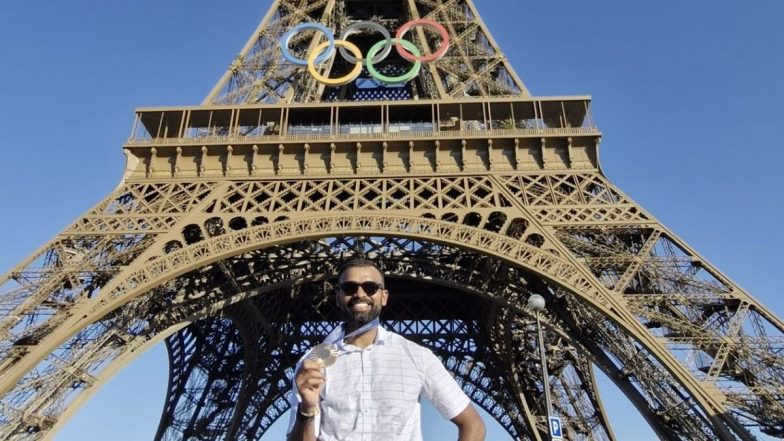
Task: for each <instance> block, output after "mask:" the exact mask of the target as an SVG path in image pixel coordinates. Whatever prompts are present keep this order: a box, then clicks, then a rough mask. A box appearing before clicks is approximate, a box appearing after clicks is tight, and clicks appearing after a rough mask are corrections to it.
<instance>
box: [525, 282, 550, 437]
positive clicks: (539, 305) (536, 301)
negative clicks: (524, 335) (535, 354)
mask: <svg viewBox="0 0 784 441" xmlns="http://www.w3.org/2000/svg"><path fill="white" fill-rule="evenodd" d="M528 309H530V310H531V311H533V312H534V315H535V316H536V333H537V335H538V336H539V358H540V360H541V364H542V383H543V388H544V401H545V410H546V411H547V415H546V419H545V421H546V422H547V432H548V433H549V434H550V436H551V437H552V435H553V433H552V429H551V427H550V424H551V423H550V417H551V416H552V414H553V408H552V404H551V403H550V375H549V374H548V373H547V358H546V355H545V349H544V337H543V336H542V322H541V321H540V319H539V315H540V314H541V313H542V311H544V309H545V301H544V297H542V296H541V295H539V294H534V295H532V296H531V297H529V298H528Z"/></svg>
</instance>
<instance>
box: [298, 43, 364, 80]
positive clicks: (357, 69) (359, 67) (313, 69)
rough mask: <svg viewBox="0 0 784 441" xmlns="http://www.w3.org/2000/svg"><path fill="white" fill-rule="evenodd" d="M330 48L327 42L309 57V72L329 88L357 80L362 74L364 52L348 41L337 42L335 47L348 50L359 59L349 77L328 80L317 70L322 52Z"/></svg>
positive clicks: (320, 45)
mask: <svg viewBox="0 0 784 441" xmlns="http://www.w3.org/2000/svg"><path fill="white" fill-rule="evenodd" d="M328 46H329V41H325V42H323V43H321V44H319V45H318V46H316V48H315V49H314V50H313V52H311V53H310V55H309V56H308V72H310V74H311V75H312V76H313V78H315V79H316V80H317V81H318V82H320V83H322V84H326V85H327V86H343V85H344V84H348V83H350V82H352V81H354V80H356V79H357V77H358V76H359V74H361V73H362V61H363V58H364V57H363V56H362V51H361V50H359V48H358V47H357V46H356V45H354V44H353V43H349V42H348V41H346V40H335V46H337V47H344V48H346V49H348V50H349V51H350V52H351V53H352V54H353V55H354V57H356V59H357V64H356V65H354V70H352V71H351V72H349V73H348V75H344V76H342V77H340V78H327V77H325V76H324V75H321V74H320V73H318V71H317V70H316V57H318V56H319V55H320V54H321V51H323V50H324V49H326V48H327V47H328Z"/></svg>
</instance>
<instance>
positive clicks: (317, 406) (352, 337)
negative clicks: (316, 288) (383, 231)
mask: <svg viewBox="0 0 784 441" xmlns="http://www.w3.org/2000/svg"><path fill="white" fill-rule="evenodd" d="M388 298H389V292H388V291H387V290H386V289H385V288H384V276H383V275H382V274H381V271H379V269H378V267H376V265H375V264H374V263H373V262H371V261H369V260H365V259H354V260H351V261H349V262H348V263H346V264H345V265H344V266H343V268H342V270H341V272H340V274H339V275H338V287H337V289H336V290H335V301H336V302H337V305H338V308H339V309H340V310H341V312H342V314H343V315H344V317H345V324H344V325H343V326H342V327H340V328H339V329H336V330H335V331H334V332H333V333H332V334H330V336H329V337H327V340H326V341H325V342H326V343H334V348H333V353H334V355H335V356H336V358H335V359H334V364H333V365H332V366H329V367H326V368H325V367H324V366H323V365H322V363H320V362H319V361H314V360H309V359H308V355H306V356H305V357H303V359H302V360H300V362H299V363H298V365H297V370H296V374H295V378H294V384H293V386H292V410H291V420H290V423H289V436H288V440H289V441H354V440H357V441H359V440H362V441H420V440H422V432H421V427H420V418H421V417H420V406H419V398H420V396H421V395H424V396H425V397H426V398H427V399H428V400H429V401H430V402H431V403H433V405H434V406H435V407H436V409H438V411H439V412H440V413H441V415H442V416H443V417H444V418H447V419H449V420H451V421H452V422H453V423H454V424H455V425H456V426H457V427H458V433H459V435H458V441H483V440H484V439H485V425H484V423H483V422H482V419H481V417H480V416H479V414H478V413H477V412H476V410H475V409H474V407H473V406H472V405H471V401H470V400H469V398H468V397H467V396H466V395H465V393H463V391H462V390H461V389H460V386H458V384H457V383H456V382H455V380H454V379H453V378H452V376H451V375H450V374H449V372H447V370H446V369H445V368H444V366H443V365H442V364H441V362H440V361H439V360H438V358H436V356H435V355H433V353H432V352H431V351H430V350H428V349H426V348H424V347H422V346H419V345H417V344H415V343H413V342H410V341H408V340H406V339H405V338H403V337H401V336H400V335H398V334H395V333H393V332H391V331H388V330H386V329H384V328H383V327H380V326H376V325H377V323H378V317H379V315H380V314H381V309H382V308H383V307H384V306H386V304H387V300H388Z"/></svg>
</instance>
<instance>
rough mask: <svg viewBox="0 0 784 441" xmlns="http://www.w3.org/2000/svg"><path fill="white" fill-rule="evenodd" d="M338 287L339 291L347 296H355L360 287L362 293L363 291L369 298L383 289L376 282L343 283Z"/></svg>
mask: <svg viewBox="0 0 784 441" xmlns="http://www.w3.org/2000/svg"><path fill="white" fill-rule="evenodd" d="M338 286H339V287H340V291H341V292H342V293H343V294H345V295H347V296H353V295H354V294H356V293H357V290H359V287H360V286H361V287H362V291H364V292H365V294H367V295H369V296H372V295H373V294H375V293H377V292H378V290H380V289H384V287H383V286H381V285H380V284H378V283H376V282H362V283H357V282H343V283H341V284H340V285H338Z"/></svg>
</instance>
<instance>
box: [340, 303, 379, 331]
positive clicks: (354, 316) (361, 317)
mask: <svg viewBox="0 0 784 441" xmlns="http://www.w3.org/2000/svg"><path fill="white" fill-rule="evenodd" d="M362 303H364V304H367V305H370V309H369V310H367V311H354V310H353V309H352V307H353V306H354V305H356V304H362ZM341 309H342V312H343V318H344V319H345V320H346V323H347V324H349V325H354V326H356V327H360V326H362V325H364V324H366V323H370V322H371V321H373V320H375V319H376V318H378V317H379V316H380V315H381V305H379V304H376V303H374V302H373V301H372V300H370V299H365V300H363V299H352V300H351V301H350V302H348V303H347V304H345V305H343V306H342V307H341Z"/></svg>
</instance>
